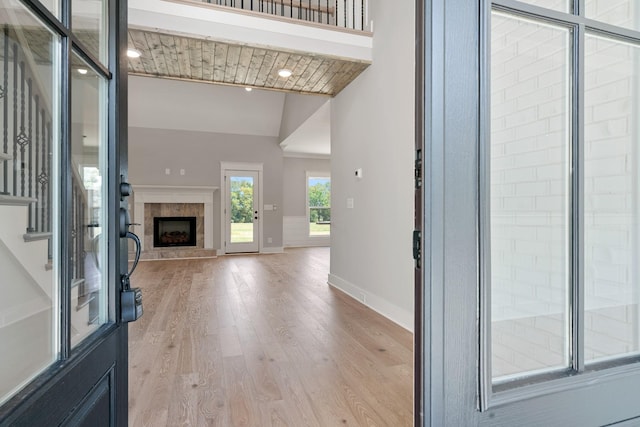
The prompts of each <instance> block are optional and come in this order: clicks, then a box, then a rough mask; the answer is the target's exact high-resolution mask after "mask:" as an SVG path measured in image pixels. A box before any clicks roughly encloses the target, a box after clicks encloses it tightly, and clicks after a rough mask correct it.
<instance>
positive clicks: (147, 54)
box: [129, 28, 369, 96]
mask: <svg viewBox="0 0 640 427" xmlns="http://www.w3.org/2000/svg"><path fill="white" fill-rule="evenodd" d="M129 46H130V47H134V48H135V49H136V50H138V51H139V52H140V53H141V56H140V57H139V58H129V74H133V75H142V76H154V77H165V78H173V79H181V80H192V81H200V82H209V83H218V84H227V85H235V86H244V87H255V88H261V89H274V90H283V91H288V92H300V93H309V94H322V95H329V96H335V95H337V94H338V93H339V92H340V91H341V90H342V89H344V88H345V87H346V86H347V85H348V84H349V83H351V82H352V81H353V80H354V79H355V78H356V77H358V76H359V75H360V73H362V71H364V70H365V69H366V68H367V67H368V66H369V63H366V62H357V61H349V60H345V59H339V58H334V57H330V56H322V55H311V54H308V53H305V52H290V51H289V52H286V51H281V50H275V49H267V48H263V47H252V46H246V45H239V44H230V43H223V42H218V41H214V40H209V39H197V38H189V37H184V36H179V35H172V34H165V33H159V32H156V31H150V30H146V29H139V28H129ZM281 68H286V69H289V70H291V71H292V72H293V74H292V75H291V77H289V78H282V77H279V76H278V70H280V69H281Z"/></svg>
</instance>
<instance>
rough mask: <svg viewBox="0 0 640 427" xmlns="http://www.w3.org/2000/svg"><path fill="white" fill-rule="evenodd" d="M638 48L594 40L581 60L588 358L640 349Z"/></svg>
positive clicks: (602, 39) (589, 43)
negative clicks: (639, 321) (582, 71)
mask: <svg viewBox="0 0 640 427" xmlns="http://www.w3.org/2000/svg"><path fill="white" fill-rule="evenodd" d="M639 79H640V48H639V47H638V46H632V45H630V44H626V43H621V42H618V41H614V40H610V39H605V38H601V37H597V36H593V35H589V36H587V38H586V58H585V149H584V157H585V168H584V174H585V203H584V208H585V236H584V244H585V249H584V254H585V269H584V276H585V287H586V289H585V308H586V319H585V320H586V325H585V329H586V330H585V351H586V355H585V358H586V360H587V361H594V360H599V359H603V358H607V357H610V356H619V355H624V354H629V353H637V352H638V351H639V350H640V345H639V341H640V328H638V315H639V313H638V299H639V298H640V295H639V292H638V284H640V263H639V262H638V259H640V226H639V215H640V209H639V208H640V189H639V188H638V186H639V183H640V151H639V150H638V140H639V139H638V134H639V125H638V114H639V113H640V110H639V107H640V105H639V100H640V99H639V93H640V92H639V90H640V85H639V84H638V82H639V81H640V80H639Z"/></svg>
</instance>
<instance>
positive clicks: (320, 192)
mask: <svg viewBox="0 0 640 427" xmlns="http://www.w3.org/2000/svg"><path fill="white" fill-rule="evenodd" d="M318 175H320V174H311V175H310V174H307V201H308V203H307V205H308V206H309V215H308V218H309V236H311V237H317V236H329V235H330V230H331V178H329V177H328V176H318Z"/></svg>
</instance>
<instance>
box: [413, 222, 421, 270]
mask: <svg viewBox="0 0 640 427" xmlns="http://www.w3.org/2000/svg"><path fill="white" fill-rule="evenodd" d="M413 259H414V260H415V261H416V268H421V266H422V231H420V230H414V231H413Z"/></svg>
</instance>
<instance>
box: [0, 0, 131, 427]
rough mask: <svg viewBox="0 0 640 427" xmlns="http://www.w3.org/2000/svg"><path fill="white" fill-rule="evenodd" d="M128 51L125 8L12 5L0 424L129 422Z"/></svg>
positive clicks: (4, 98)
mask: <svg viewBox="0 0 640 427" xmlns="http://www.w3.org/2000/svg"><path fill="white" fill-rule="evenodd" d="M107 6H108V9H107ZM80 17H82V18H83V19H80V20H78V19H74V18H80ZM89 17H91V18H89ZM84 18H89V19H88V20H85V19H84ZM88 21H91V22H93V23H99V24H97V26H96V29H95V30H93V29H91V30H89V29H88V28H89V27H92V28H93V26H92V25H93V24H87V23H88ZM76 24H77V25H76ZM85 24H87V25H88V26H86V25H85ZM116 35H117V37H116ZM85 36H86V37H85ZM118 43H120V44H121V45H120V46H116V44H118ZM125 44H126V2H124V3H120V2H107V1H103V0H100V1H93V0H90V1H86V2H77V1H75V0H46V1H43V2H39V1H36V0H6V1H3V2H0V219H1V220H0V271H1V272H2V274H1V275H2V278H1V279H0V366H1V367H0V425H29V426H41V425H91V426H113V425H126V424H127V400H128V396H127V384H126V378H127V369H128V368H127V352H128V349H127V347H128V346H127V328H126V325H125V324H124V322H126V321H128V320H129V319H131V320H133V318H134V317H135V316H129V317H126V316H121V299H120V294H121V290H124V289H123V288H125V286H124V284H123V283H124V282H125V281H124V280H121V275H122V274H123V273H125V272H126V269H127V262H126V254H127V250H126V242H125V241H124V240H125V239H120V238H119V237H120V236H125V235H126V231H128V230H125V228H126V222H127V220H126V215H120V217H119V216H118V215H117V213H118V212H119V209H120V210H121V211H122V212H124V213H126V210H125V209H126V207H127V201H126V196H127V195H128V194H129V193H130V189H129V187H128V186H126V185H122V186H121V185H120V184H121V183H123V181H124V180H125V177H126V175H127V168H126V164H127V162H126V159H127V146H126V129H127V126H126V114H124V116H122V115H121V113H120V112H121V110H122V109H121V108H119V107H120V106H121V105H123V104H125V103H126V82H125V84H121V81H122V79H123V78H124V79H126V75H125V76H122V75H121V73H120V70H121V69H122V68H123V67H122V66H121V64H122V61H126V58H124V55H123V58H122V59H121V58H120V57H119V52H124V51H125V47H126V46H125ZM125 110H126V109H125ZM120 189H122V191H120ZM120 193H122V194H120ZM119 218H122V219H123V220H122V221H118V219H119ZM121 223H123V224H124V225H123V230H122V233H120V232H119V231H120V230H119V224H121ZM133 280H134V281H135V279H133ZM130 295H131V293H129V294H127V296H130ZM131 300H132V298H129V300H126V299H125V303H126V302H127V301H131ZM123 305H126V304H123ZM136 313H137V312H136Z"/></svg>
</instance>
